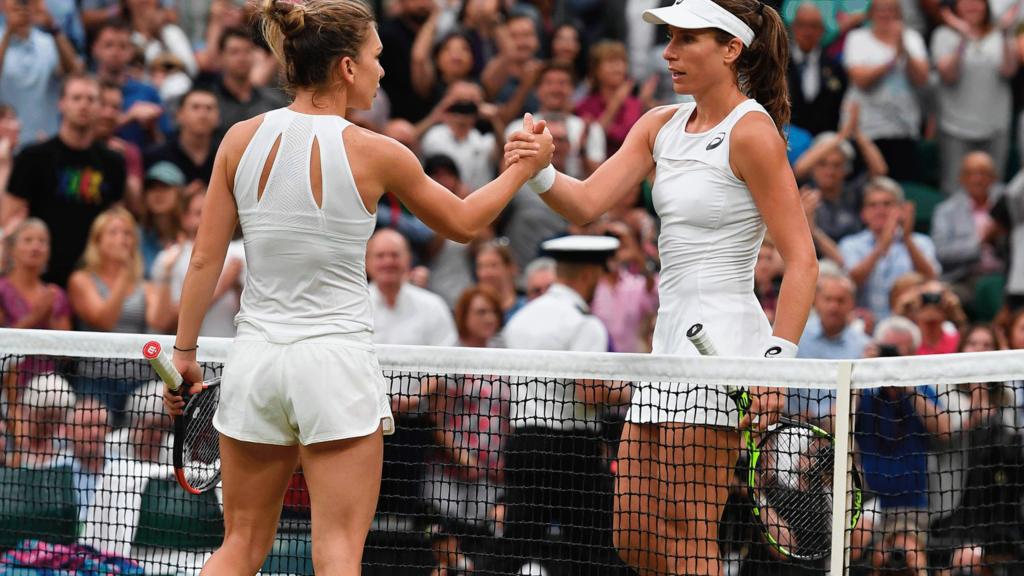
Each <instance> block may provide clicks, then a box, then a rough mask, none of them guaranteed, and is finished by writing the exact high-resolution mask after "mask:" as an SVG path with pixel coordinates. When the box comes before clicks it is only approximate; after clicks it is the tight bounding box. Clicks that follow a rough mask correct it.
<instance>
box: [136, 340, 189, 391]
mask: <svg viewBox="0 0 1024 576" xmlns="http://www.w3.org/2000/svg"><path fill="white" fill-rule="evenodd" d="M142 355H143V356H145V357H146V360H149V364H150V365H151V366H152V367H153V370H154V371H155V372H156V373H157V375H158V376H160V379H161V380H163V381H164V384H166V385H167V387H168V388H169V389H170V390H171V392H177V391H178V390H180V389H181V383H182V382H183V379H182V377H181V373H179V372H178V369H177V368H175V367H174V364H172V363H171V359H170V358H169V357H168V356H167V354H165V353H164V351H163V348H161V347H160V343H159V342H157V341H156V340H150V341H149V342H146V345H145V346H143V347H142Z"/></svg>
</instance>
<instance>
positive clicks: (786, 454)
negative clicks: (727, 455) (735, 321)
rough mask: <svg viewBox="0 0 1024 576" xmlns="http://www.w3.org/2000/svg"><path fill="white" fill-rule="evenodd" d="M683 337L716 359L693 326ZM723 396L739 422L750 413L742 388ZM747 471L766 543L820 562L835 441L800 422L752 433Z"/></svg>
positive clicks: (746, 435)
mask: <svg viewBox="0 0 1024 576" xmlns="http://www.w3.org/2000/svg"><path fill="white" fill-rule="evenodd" d="M686 335H687V337H688V338H689V339H690V341H691V342H692V343H693V345H694V346H695V347H696V348H697V350H698V351H699V352H700V353H701V354H702V355H705V356H717V351H716V350H715V347H714V344H712V342H711V339H710V337H709V336H708V334H707V332H706V331H705V330H704V327H703V325H701V324H694V325H693V326H691V327H690V329H689V330H688V331H687V333H686ZM726 391H727V393H728V395H729V397H730V398H732V399H733V402H735V403H736V408H737V410H739V418H740V419H741V420H742V419H743V416H744V415H745V414H746V413H747V411H749V410H750V394H749V393H748V392H747V390H746V388H743V387H739V386H729V387H727V388H726ZM743 441H744V444H745V446H746V449H747V454H748V460H747V461H748V465H747V471H746V474H745V476H746V481H747V485H748V487H749V493H750V504H751V511H752V513H753V515H754V517H755V518H757V520H758V522H759V523H760V525H761V531H762V533H763V534H764V536H765V540H766V541H767V542H768V544H769V545H771V546H772V547H773V548H774V549H775V550H777V551H778V552H779V553H780V554H782V555H784V556H786V557H788V558H794V559H797V560H808V561H810V560H820V559H822V558H825V557H826V556H828V555H829V553H830V552H831V547H832V498H833V494H832V490H833V488H832V466H833V462H834V460H835V442H834V438H833V437H832V435H831V434H829V433H828V432H827V431H825V430H823V429H821V428H819V427H817V426H814V425H812V424H808V423H806V422H801V421H798V420H793V419H791V418H787V417H782V418H780V420H779V422H778V423H776V424H773V425H772V426H771V427H770V428H768V430H767V431H766V432H765V433H764V434H763V435H762V436H761V438H760V441H758V442H756V443H755V442H754V437H753V435H752V434H751V432H750V430H749V429H747V430H744V431H743ZM851 477H852V482H851V486H852V490H853V514H852V516H851V518H850V528H851V529H852V528H853V527H855V526H856V525H857V522H858V520H860V514H861V511H862V499H863V495H862V493H861V481H860V473H859V472H858V471H857V469H856V468H855V467H854V468H852V469H851Z"/></svg>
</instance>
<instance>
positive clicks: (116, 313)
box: [68, 264, 135, 331]
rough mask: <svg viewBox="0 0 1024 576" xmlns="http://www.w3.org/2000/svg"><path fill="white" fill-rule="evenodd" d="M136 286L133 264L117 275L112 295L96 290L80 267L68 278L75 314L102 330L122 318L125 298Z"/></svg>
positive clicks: (72, 307) (70, 298)
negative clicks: (102, 293) (131, 267)
mask: <svg viewBox="0 0 1024 576" xmlns="http://www.w3.org/2000/svg"><path fill="white" fill-rule="evenodd" d="M134 288H135V279H134V277H133V276H132V273H131V269H130V266H128V265H127V264H126V265H125V266H124V273H123V274H121V275H120V276H118V278H117V280H116V281H115V282H114V285H113V286H111V288H110V295H109V296H107V297H106V298H104V297H103V296H101V295H100V292H99V290H97V289H96V284H94V283H93V281H92V280H91V279H90V278H89V274H88V273H86V272H84V271H82V270H79V271H77V272H75V273H73V274H71V278H70V279H68V300H70V301H71V309H72V310H74V312H75V315H76V316H78V317H79V318H81V319H82V320H85V321H86V322H88V323H89V324H92V325H93V326H95V327H97V328H99V329H100V330H104V331H110V330H113V329H114V326H116V325H117V321H118V320H120V319H121V312H122V310H121V308H122V306H124V300H125V298H127V297H128V295H129V294H131V293H132V289H134Z"/></svg>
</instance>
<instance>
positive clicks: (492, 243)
mask: <svg viewBox="0 0 1024 576" xmlns="http://www.w3.org/2000/svg"><path fill="white" fill-rule="evenodd" d="M485 252H496V253H497V254H498V258H501V261H502V262H503V263H504V264H505V266H516V258H515V256H513V255H512V249H511V248H509V247H508V238H504V237H499V238H495V239H493V240H489V241H487V242H484V243H483V245H481V246H480V248H478V249H477V251H476V255H477V256H478V257H479V256H480V255H481V254H483V253H485Z"/></svg>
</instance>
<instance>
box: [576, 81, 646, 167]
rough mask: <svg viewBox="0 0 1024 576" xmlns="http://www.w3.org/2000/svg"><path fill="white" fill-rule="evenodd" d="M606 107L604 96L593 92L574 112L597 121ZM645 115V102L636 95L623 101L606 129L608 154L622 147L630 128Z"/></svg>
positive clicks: (587, 119) (586, 118) (591, 120)
mask: <svg viewBox="0 0 1024 576" xmlns="http://www.w3.org/2000/svg"><path fill="white" fill-rule="evenodd" d="M605 107H606V104H605V101H604V98H602V97H601V95H600V94H591V95H589V96H587V97H586V98H584V99H583V101H581V102H580V103H579V104H577V105H576V110H574V112H575V113H576V115H577V116H579V117H580V118H583V119H584V120H586V121H587V122H597V120H598V118H600V117H601V115H602V114H604V109H605ZM643 115H644V105H643V102H641V101H640V99H639V98H637V97H636V96H629V97H627V98H626V101H625V102H623V103H622V107H621V108H619V113H618V114H616V115H615V118H614V119H613V120H612V123H611V124H610V125H609V126H608V128H606V129H605V131H604V132H605V136H606V137H607V140H608V147H607V148H608V152H607V153H608V156H611V155H612V154H614V153H615V152H616V151H618V149H619V148H621V147H622V143H623V142H625V141H626V135H627V134H629V129H630V128H632V127H633V124H636V121H637V120H639V119H640V117H641V116H643Z"/></svg>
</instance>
